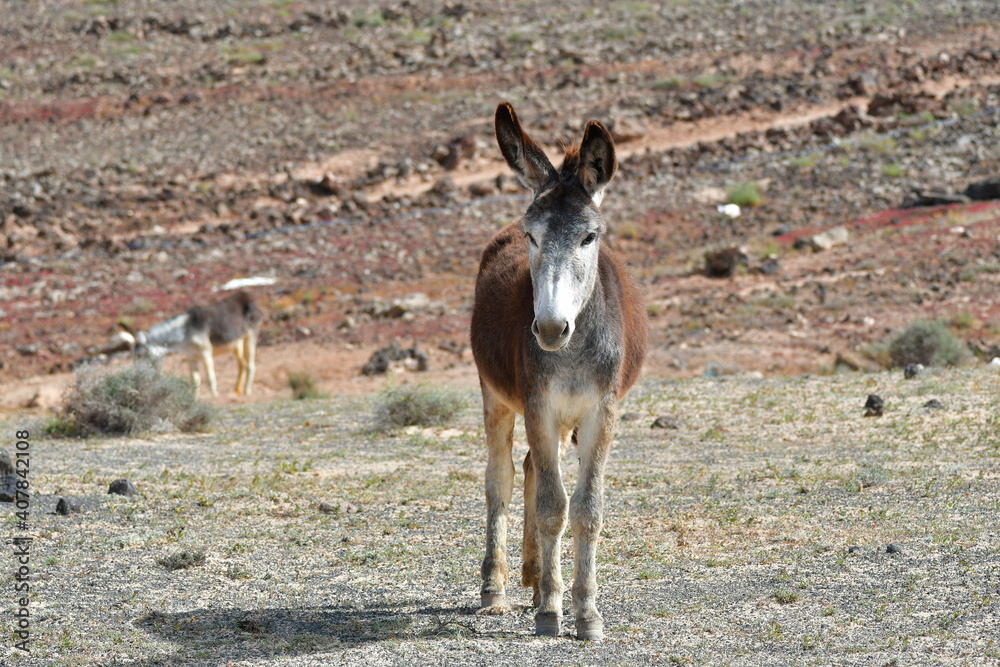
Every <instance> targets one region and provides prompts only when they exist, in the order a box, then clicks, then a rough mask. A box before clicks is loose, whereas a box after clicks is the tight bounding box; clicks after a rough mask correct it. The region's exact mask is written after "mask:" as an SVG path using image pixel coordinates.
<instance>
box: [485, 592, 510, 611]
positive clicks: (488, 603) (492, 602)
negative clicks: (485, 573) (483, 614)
mask: <svg viewBox="0 0 1000 667" xmlns="http://www.w3.org/2000/svg"><path fill="white" fill-rule="evenodd" d="M479 601H480V602H479V606H480V607H482V608H483V609H488V608H489V607H504V606H506V605H507V596H506V595H504V594H503V593H480V594H479Z"/></svg>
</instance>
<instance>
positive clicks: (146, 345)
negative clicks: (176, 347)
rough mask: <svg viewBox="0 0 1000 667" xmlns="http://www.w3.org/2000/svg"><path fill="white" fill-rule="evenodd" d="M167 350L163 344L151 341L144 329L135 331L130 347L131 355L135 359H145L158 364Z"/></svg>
mask: <svg viewBox="0 0 1000 667" xmlns="http://www.w3.org/2000/svg"><path fill="white" fill-rule="evenodd" d="M169 351H170V350H169V349H167V348H166V347H165V346H163V345H160V344H158V343H155V342H153V341H151V340H150V339H149V336H148V335H147V334H146V332H145V331H140V332H138V333H136V335H135V345H134V346H133V347H132V356H133V357H135V358H136V359H145V360H147V361H151V362H153V363H154V364H159V363H160V362H162V361H163V358H164V357H166V356H167V353H168V352H169Z"/></svg>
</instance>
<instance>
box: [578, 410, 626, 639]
mask: <svg viewBox="0 0 1000 667" xmlns="http://www.w3.org/2000/svg"><path fill="white" fill-rule="evenodd" d="M617 410H618V405H617V403H616V402H615V401H614V400H613V399H612V398H610V397H609V398H608V399H606V400H605V401H604V403H602V404H601V405H599V406H597V407H596V408H595V409H594V410H593V412H591V413H590V414H589V415H587V417H585V418H584V420H583V421H582V422H581V424H580V431H579V433H578V437H577V439H578V442H579V448H580V449H579V452H580V472H579V476H578V477H577V483H576V490H574V491H573V498H572V500H571V501H570V510H569V516H570V522H571V524H572V526H573V541H574V543H575V545H576V565H575V568H574V572H573V611H574V612H575V614H576V636H577V639H602V638H603V637H604V619H603V618H601V614H600V612H598V611H597V540H598V538H599V537H600V535H601V525H602V523H603V516H604V464H605V462H606V461H607V458H608V451H609V450H610V448H611V439H612V437H613V435H614V430H615V420H616V418H617Z"/></svg>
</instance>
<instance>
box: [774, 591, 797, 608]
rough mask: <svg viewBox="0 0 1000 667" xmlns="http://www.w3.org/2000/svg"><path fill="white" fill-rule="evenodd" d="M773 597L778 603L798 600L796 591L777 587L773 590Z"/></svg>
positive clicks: (790, 602)
mask: <svg viewBox="0 0 1000 667" xmlns="http://www.w3.org/2000/svg"><path fill="white" fill-rule="evenodd" d="M774 599H775V600H777V601H778V604H792V603H793V602H798V601H799V594H798V592H797V591H793V590H789V589H787V588H779V589H778V590H776V591H774Z"/></svg>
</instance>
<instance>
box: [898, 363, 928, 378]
mask: <svg viewBox="0 0 1000 667" xmlns="http://www.w3.org/2000/svg"><path fill="white" fill-rule="evenodd" d="M923 370H924V365H923V364H906V368H904V369H903V377H904V378H906V379H907V380H912V379H913V378H915V377H917V376H918V375H920V373H921V371H923Z"/></svg>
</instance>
